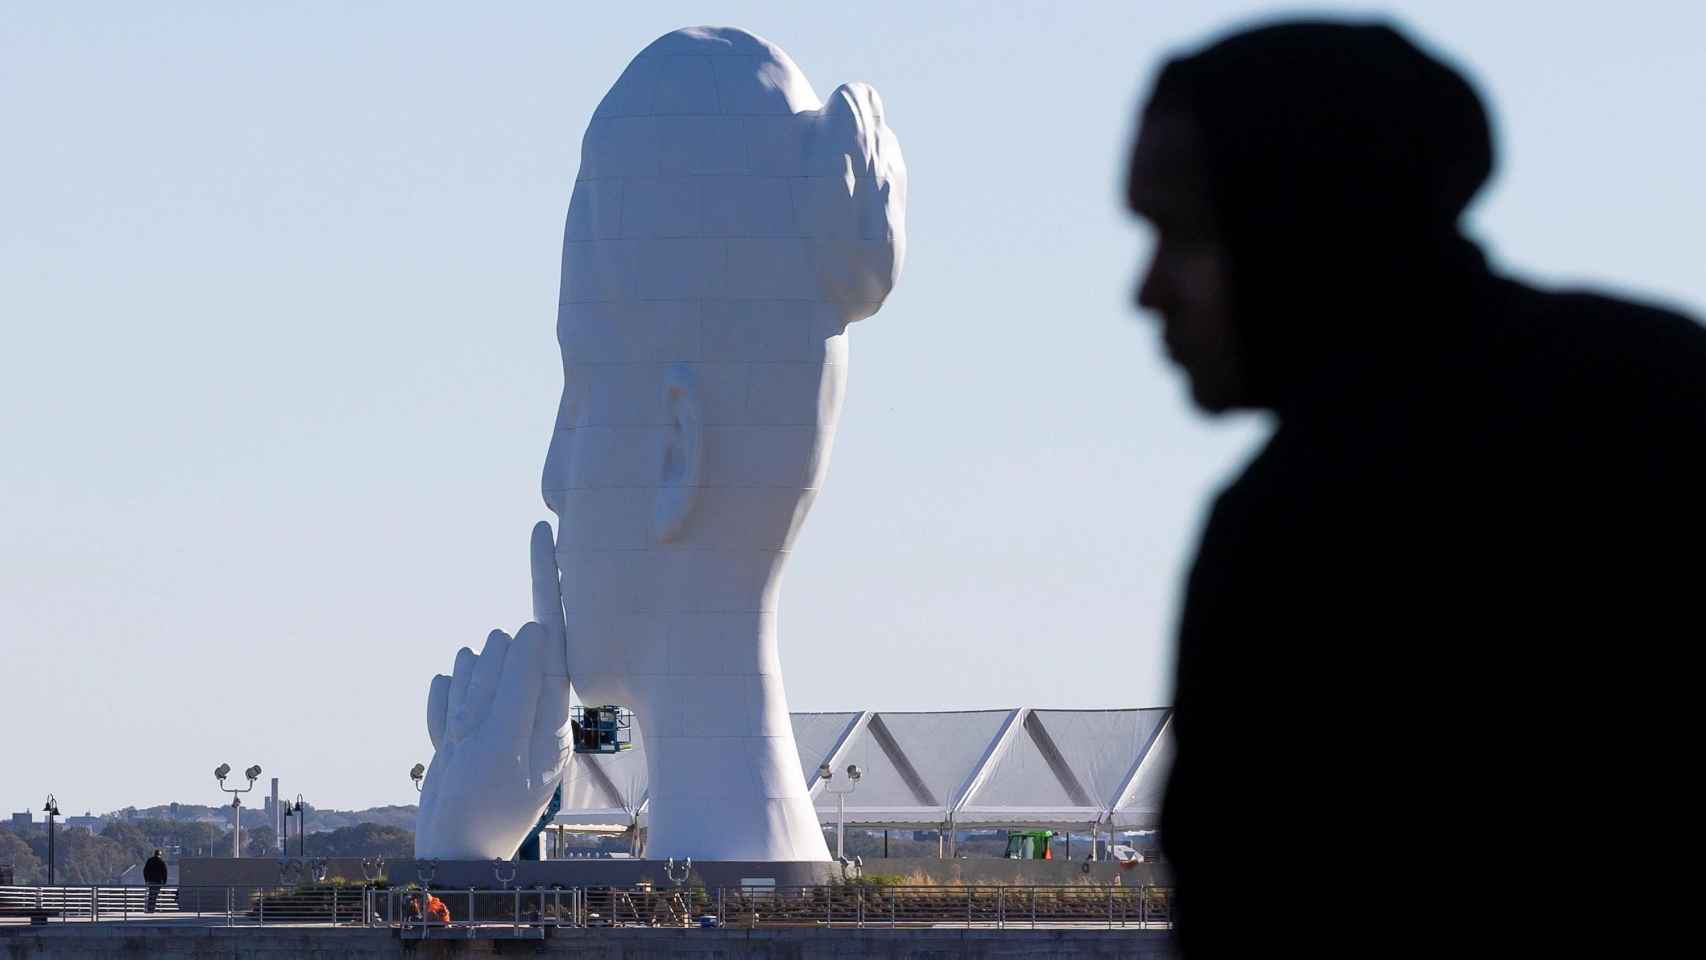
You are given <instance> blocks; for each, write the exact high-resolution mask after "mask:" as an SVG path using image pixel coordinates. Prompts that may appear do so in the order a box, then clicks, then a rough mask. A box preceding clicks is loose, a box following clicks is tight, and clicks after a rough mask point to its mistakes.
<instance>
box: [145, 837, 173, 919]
mask: <svg viewBox="0 0 1706 960" xmlns="http://www.w3.org/2000/svg"><path fill="white" fill-rule="evenodd" d="M166 877H167V873H166V861H164V860H162V859H160V851H158V850H156V851H154V855H153V856H152V857H149V858H148V862H147V863H144V864H143V865H142V882H143V883H146V884H148V905H147V907H145V908H144V909H145V910H146V912H148V913H153V912H154V903H155V901H156V900H157V899H158V898H159V896H160V885H161V884H163V883H165V882H166Z"/></svg>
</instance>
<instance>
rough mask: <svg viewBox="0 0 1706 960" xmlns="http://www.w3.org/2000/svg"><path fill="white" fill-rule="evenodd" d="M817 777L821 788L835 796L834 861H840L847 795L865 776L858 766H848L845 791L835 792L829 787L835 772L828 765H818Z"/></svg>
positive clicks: (851, 764)
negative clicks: (821, 782) (820, 781)
mask: <svg viewBox="0 0 1706 960" xmlns="http://www.w3.org/2000/svg"><path fill="white" fill-rule="evenodd" d="M817 775H818V778H819V779H821V780H822V781H823V788H824V789H825V790H828V791H829V792H830V793H833V794H835V859H837V860H840V859H842V858H843V856H844V853H843V850H842V837H843V835H844V834H845V833H846V832H847V795H848V794H850V793H852V792H853V788H855V787H857V786H858V785H859V778H860V777H862V776H864V775H865V774H864V771H862V770H860V769H859V765H858V764H856V763H850V764H848V765H847V789H845V790H836V789H835V788H833V787H831V786H830V785H829V784H830V781H832V780H834V779H835V770H834V769H833V768H831V767H830V765H829V764H828V763H823V764H819V765H818V768H817Z"/></svg>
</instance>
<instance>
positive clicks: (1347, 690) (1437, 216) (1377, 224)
mask: <svg viewBox="0 0 1706 960" xmlns="http://www.w3.org/2000/svg"><path fill="white" fill-rule="evenodd" d="M1537 19H1543V18H1537ZM1536 25H1537V26H1539V24H1538V23H1537V24H1536ZM1543 35H1544V34H1537V35H1536V38H1535V42H1537V43H1538V42H1540V41H1539V37H1541V36H1543ZM1565 56H1567V54H1565ZM1569 66H1570V64H1569V63H1568V61H1567V60H1566V61H1564V62H1561V63H1557V64H1553V65H1551V68H1555V69H1559V70H1566V69H1569ZM1675 122H1676V123H1678V124H1685V123H1693V122H1694V121H1688V120H1686V119H1685V118H1683V117H1680V116H1679V117H1677V118H1676V120H1675ZM1622 148H1623V149H1622V152H1623V154H1624V155H1625V156H1627V157H1628V158H1629V163H1628V167H1627V169H1623V170H1610V169H1608V170H1604V171H1602V174H1601V176H1600V177H1599V178H1598V179H1596V180H1595V181H1593V182H1585V183H1581V184H1578V185H1577V189H1578V192H1579V193H1580V194H1581V195H1584V196H1587V197H1590V198H1592V200H1591V203H1593V204H1603V203H1605V202H1607V201H1606V199H1605V198H1606V197H1609V196H1615V195H1616V194H1617V193H1618V191H1619V189H1620V188H1621V187H1622V186H1623V185H1624V184H1625V183H1626V182H1627V181H1628V180H1629V179H1631V178H1633V177H1635V176H1637V175H1638V174H1639V171H1640V169H1641V168H1640V162H1641V158H1642V156H1643V155H1644V152H1645V151H1646V149H1647V148H1646V147H1644V146H1643V145H1642V144H1638V143H1628V144H1623V145H1622ZM1525 159H1526V160H1527V162H1528V164H1529V165H1530V167H1537V166H1541V165H1543V164H1544V163H1545V162H1546V158H1545V157H1544V156H1541V157H1533V156H1531V157H1527V158H1525ZM1493 160H1494V155H1493V139H1492V134H1491V131H1490V125H1489V123H1488V120H1487V117H1486V114H1485V112H1484V110H1483V107H1482V103H1481V100H1480V98H1479V97H1478V96H1477V94H1476V93H1475V91H1474V90H1473V88H1471V86H1470V85H1469V84H1468V82H1467V81H1465V80H1464V79H1463V77H1462V76H1460V75H1459V74H1458V73H1457V71H1455V70H1454V69H1452V68H1451V67H1449V66H1447V65H1445V64H1444V63H1442V62H1440V61H1439V60H1438V59H1436V58H1435V57H1433V56H1431V55H1429V54H1427V53H1424V52H1423V51H1422V50H1420V49H1418V48H1417V47H1416V46H1415V45H1414V44H1412V43H1411V42H1410V41H1409V40H1407V39H1406V38H1405V37H1403V36H1402V35H1400V34H1399V33H1398V32H1396V31H1395V30H1393V29H1390V28H1388V27H1385V26H1380V25H1348V24H1336V23H1283V24H1277V25H1271V26H1266V27H1262V28H1259V29H1253V30H1249V31H1246V32H1241V33H1237V34H1234V35H1231V36H1228V37H1226V38H1224V39H1222V40H1220V41H1218V42H1216V43H1213V44H1211V45H1210V46H1208V47H1206V48H1205V49H1202V50H1200V51H1197V52H1195V53H1192V54H1190V55H1188V56H1183V57H1180V58H1178V59H1175V60H1173V61H1172V62H1170V63H1168V64H1167V65H1166V67H1165V68H1164V69H1163V70H1162V71H1161V73H1160V76H1159V78H1158V79H1157V80H1156V82H1155V86H1154V90H1153V92H1152V95H1151V97H1150V99H1149V102H1148V103H1147V105H1146V106H1145V108H1144V111H1143V114H1142V118H1141V129H1140V132H1139V134H1138V137H1137V141H1136V144H1135V146H1134V148H1133V151H1132V155H1131V166H1130V178H1129V183H1128V188H1129V203H1130V206H1131V208H1132V209H1133V210H1134V211H1135V212H1136V213H1138V214H1139V215H1141V216H1142V217H1143V218H1144V219H1146V220H1148V221H1149V222H1150V223H1151V224H1152V225H1153V226H1154V227H1155V231H1156V245H1155V248H1154V253H1153V260H1152V262H1151V263H1150V264H1149V266H1148V268H1147V270H1146V273H1145V276H1144V278H1143V280H1142V284H1141V287H1140V289H1139V291H1138V302H1139V304H1140V305H1141V306H1143V307H1144V308H1146V309H1148V310H1151V311H1154V312H1155V313H1157V314H1159V316H1160V321H1161V328H1162V333H1163V339H1164V340H1165V343H1166V347H1167V352H1168V353H1169V355H1170V356H1171V357H1172V358H1173V360H1174V361H1175V362H1176V363H1177V364H1178V365H1179V366H1180V367H1181V368H1183V370H1184V372H1185V373H1186V374H1187V376H1188V377H1189V380H1190V388H1191V392H1192V394H1193V396H1194V398H1195V400H1196V402H1197V404H1198V406H1200V407H1201V408H1203V409H1204V410H1205V411H1208V412H1210V413H1220V412H1222V411H1227V410H1235V409H1254V410H1263V411H1268V412H1270V413H1271V414H1272V416H1273V420H1274V423H1275V429H1274V432H1273V434H1272V436H1271V437H1270V438H1269V440H1268V442H1267V444H1266V446H1265V447H1264V448H1263V449H1262V450H1261V451H1260V453H1259V454H1258V455H1257V456H1256V457H1255V458H1254V459H1253V460H1252V461H1251V462H1250V463H1249V464H1248V465H1247V466H1246V467H1245V468H1244V470H1243V472H1242V473H1241V475H1239V476H1238V478H1237V479H1236V480H1235V481H1234V482H1232V483H1231V484H1230V485H1229V486H1228V487H1227V488H1226V489H1225V490H1223V491H1221V493H1220V494H1219V496H1218V497H1217V499H1216V500H1215V503H1214V507H1213V512H1212V514H1211V515H1210V517H1209V520H1208V524H1207V526H1206V527H1205V529H1204V531H1203V534H1202V541H1201V544H1200V547H1199V550H1198V554H1197V557H1196V561H1195V564H1194V565H1193V567H1192V569H1191V572H1190V576H1189V580H1188V583H1187V586H1186V592H1185V598H1184V605H1183V612H1182V615H1181V617H1180V621H1179V628H1178V631H1179V632H1178V657H1177V667H1176V669H1177V674H1176V678H1175V694H1174V697H1175V701H1174V702H1175V706H1176V712H1175V714H1174V732H1175V735H1176V748H1177V754H1176V759H1175V763H1174V766H1173V771H1172V775H1171V778H1170V782H1169V784H1168V787H1167V793H1166V798H1165V801H1164V804H1163V814H1162V831H1161V836H1162V843H1163V845H1164V848H1165V850H1166V854H1167V858H1168V860H1169V861H1171V863H1172V869H1173V871H1174V876H1175V878H1176V882H1177V884H1178V923H1179V936H1180V946H1181V947H1182V949H1183V951H1184V953H1185V955H1186V956H1187V957H1188V958H1193V960H1194V958H1200V957H1239V956H1268V955H1277V953H1278V952H1279V951H1280V950H1281V949H1282V945H1287V944H1289V945H1294V946H1295V947H1296V949H1297V950H1298V951H1301V952H1303V953H1307V954H1309V955H1310V956H1317V957H1327V956H1357V957H1373V956H1398V955H1418V954H1420V955H1426V956H1439V957H1443V956H1455V955H1461V954H1468V955H1500V956H1518V955H1526V956H1539V955H1546V956H1566V955H1576V954H1578V953H1579V952H1584V951H1586V952H1592V953H1593V955H1596V956H1620V955H1621V956H1642V955H1650V954H1649V953H1647V952H1644V951H1643V950H1641V949H1638V948H1632V947H1631V945H1630V942H1631V940H1632V939H1633V938H1636V937H1640V936H1642V935H1651V933H1652V932H1653V931H1657V930H1659V929H1662V928H1661V927H1659V926H1657V925H1656V924H1654V923H1651V922H1648V919H1650V918H1647V917H1641V916H1636V915H1635V914H1636V913H1637V912H1639V911H1650V912H1651V913H1652V914H1653V915H1657V916H1664V915H1667V914H1668V915H1669V916H1670V917H1672V918H1673V919H1675V918H1684V917H1688V916H1692V915H1693V905H1692V904H1686V905H1681V906H1675V907H1674V912H1672V907H1673V905H1671V904H1667V903H1665V901H1664V900H1663V897H1664V896H1666V894H1664V893H1663V892H1662V891H1659V890H1656V889H1654V887H1655V886H1662V884H1657V883H1656V881H1657V880H1658V878H1660V877H1662V876H1666V875H1670V867H1671V866H1672V864H1671V863H1670V862H1669V858H1673V857H1674V858H1676V862H1678V863H1680V862H1694V858H1693V857H1692V856H1685V855H1684V854H1683V850H1682V848H1681V847H1680V846H1678V844H1680V843H1683V842H1685V841H1684V840H1683V839H1682V836H1683V834H1684V833H1686V832H1687V830H1688V828H1687V827H1686V824H1688V823H1691V822H1692V821H1693V820H1694V814H1695V812H1696V811H1694V810H1692V809H1688V807H1689V806H1690V805H1692V804H1694V803H1696V802H1697V801H1696V799H1695V798H1697V797H1698V790H1697V788H1696V787H1695V786H1694V785H1693V784H1692V779H1691V775H1689V774H1688V773H1687V771H1688V770H1689V769H1690V768H1692V766H1693V764H1692V763H1691V762H1689V761H1688V760H1687V759H1686V758H1688V757H1691V756H1698V754H1699V749H1700V746H1699V740H1698V739H1697V737H1698V730H1699V721H1698V719H1697V717H1696V713H1697V709H1696V704H1697V703H1698V702H1699V691H1698V689H1697V683H1696V678H1698V676H1699V674H1698V672H1697V671H1696V670H1695V669H1693V668H1686V667H1685V663H1686V662H1687V658H1688V657H1689V656H1690V655H1691V653H1692V648H1693V647H1695V646H1697V645H1698V641H1699V638H1700V636H1701V627H1700V623H1701V620H1702V616H1703V614H1706V603H1703V602H1702V600H1701V596H1702V592H1701V591H1702V582H1703V579H1702V576H1701V570H1702V563H1701V557H1702V552H1703V551H1706V330H1703V329H1702V328H1701V327H1700V326H1699V325H1698V324H1697V323H1695V322H1694V321H1693V320H1691V319H1689V318H1687V317H1684V316H1681V315H1679V314H1677V313H1674V312H1670V311H1668V310H1663V309H1657V308H1654V307H1650V306H1642V305H1638V304H1635V303H1631V302H1627V301H1624V300H1617V299H1612V298H1610V297H1606V296H1602V295H1598V294H1595V293H1591V292H1582V291H1562V292H1558V291H1546V290H1540V289H1536V288H1534V287H1532V286H1528V285H1526V284H1523V283H1520V282H1517V281H1515V280H1512V279H1509V278H1507V277H1504V276H1501V275H1500V274H1498V273H1497V272H1495V271H1493V270H1492V269H1490V268H1489V267H1488V265H1487V262H1486V260H1485V259H1484V258H1483V256H1482V254H1481V252H1480V250H1479V249H1477V247H1476V246H1475V245H1474V244H1473V243H1472V242H1471V241H1470V240H1469V239H1468V238H1467V237H1465V235H1464V234H1463V232H1462V231H1461V229H1460V218H1461V216H1462V214H1463V211H1464V209H1465V207H1466V206H1468V204H1469V202H1470V200H1471V199H1472V198H1473V197H1474V196H1475V195H1476V193H1477V192H1478V191H1479V190H1480V188H1481V187H1482V185H1483V184H1484V183H1485V182H1486V181H1487V179H1488V177H1489V176H1490V174H1491V172H1492V170H1493V166H1494V162H1493ZM1572 199H1573V198H1571V197H1558V198H1557V201H1556V203H1555V205H1554V206H1555V208H1556V209H1554V210H1551V211H1549V213H1548V215H1549V216H1552V217H1555V218H1556V220H1555V222H1556V224H1557V226H1558V227H1559V229H1568V228H1569V227H1570V226H1571V225H1573V224H1574V223H1575V221H1573V220H1572V218H1571V214H1570V211H1569V209H1568V207H1569V204H1570V201H1571V200H1572ZM1693 226H1698V225H1697V224H1695V225H1693ZM1637 239H1638V238H1633V237H1630V238H1625V237H1617V238H1607V239H1605V240H1604V241H1603V242H1607V243H1626V242H1634V241H1635V240H1637ZM1590 848H1591V849H1592V851H1593V855H1592V856H1591V858H1590V857H1584V856H1583V851H1584V850H1586V849H1590ZM1276 851H1284V855H1283V856H1279V855H1277V854H1276ZM1593 865H1599V867H1603V870H1604V871H1606V872H1602V871H1601V869H1599V868H1598V867H1595V866H1593ZM1596 877H1598V878H1610V877H1617V878H1623V879H1624V880H1626V882H1627V883H1629V884H1630V885H1631V894H1632V895H1631V896H1628V897H1619V898H1618V901H1617V902H1618V903H1619V905H1620V907H1619V909H1620V910H1622V909H1623V908H1625V907H1626V908H1627V909H1628V912H1627V913H1621V914H1620V915H1619V917H1618V919H1617V921H1616V922H1615V923H1603V924H1601V923H1597V922H1595V921H1593V920H1592V919H1591V918H1586V917H1584V916H1583V915H1582V914H1581V913H1580V907H1581V899H1580V895H1581V894H1583V893H1585V892H1586V891H1587V890H1588V889H1590V888H1591V886H1590V887H1584V886H1583V884H1588V885H1591V884H1593V883H1594V882H1595V881H1594V878H1596ZM1619 882H1622V881H1619ZM1635 889H1640V890H1642V891H1644V892H1643V893H1642V894H1640V895H1633V891H1634V890H1635ZM1675 889H1676V890H1678V891H1680V892H1683V895H1687V894H1686V888H1685V887H1682V886H1678V887H1676V888H1675ZM1647 891H1650V892H1647ZM1468 918H1473V921H1472V926H1470V925H1469V924H1470V923H1471V921H1470V920H1469V919H1468ZM1471 930H1473V934H1472V935H1471V933H1470V931H1471ZM1466 937H1467V938H1468V939H1466ZM1606 940H1610V941H1612V942H1611V943H1610V944H1607V943H1606V942H1605V941H1606ZM1252 947H1254V948H1255V949H1250V948H1252Z"/></svg>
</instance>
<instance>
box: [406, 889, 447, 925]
mask: <svg viewBox="0 0 1706 960" xmlns="http://www.w3.org/2000/svg"><path fill="white" fill-rule="evenodd" d="M426 912H427V916H428V917H430V918H432V920H433V922H434V923H449V922H450V908H449V907H447V906H445V904H444V901H443V900H440V899H439V898H437V897H435V896H433V895H432V894H431V893H428V894H427V895H426ZM420 918H421V902H420V900H419V899H417V898H410V899H409V919H411V920H419V919H420Z"/></svg>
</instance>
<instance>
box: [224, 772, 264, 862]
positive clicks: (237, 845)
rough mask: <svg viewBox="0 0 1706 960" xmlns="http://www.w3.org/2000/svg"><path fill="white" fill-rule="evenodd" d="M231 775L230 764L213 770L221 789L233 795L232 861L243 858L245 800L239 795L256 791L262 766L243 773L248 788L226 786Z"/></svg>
mask: <svg viewBox="0 0 1706 960" xmlns="http://www.w3.org/2000/svg"><path fill="white" fill-rule="evenodd" d="M230 775H231V765H230V764H229V763H222V764H220V765H219V766H217V767H214V768H213V776H214V779H216V780H218V781H219V789H221V790H223V791H225V792H226V793H229V794H230V795H231V859H233V860H236V859H240V858H241V857H242V856H243V798H242V797H239V796H238V794H240V793H248V792H249V791H250V790H253V789H255V780H256V779H257V778H259V777H260V775H261V765H260V764H258V763H257V764H255V765H254V766H252V767H250V768H249V769H247V770H244V771H243V776H245V777H248V778H249V785H248V786H246V787H228V786H226V785H225V778H226V777H228V776H230Z"/></svg>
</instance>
